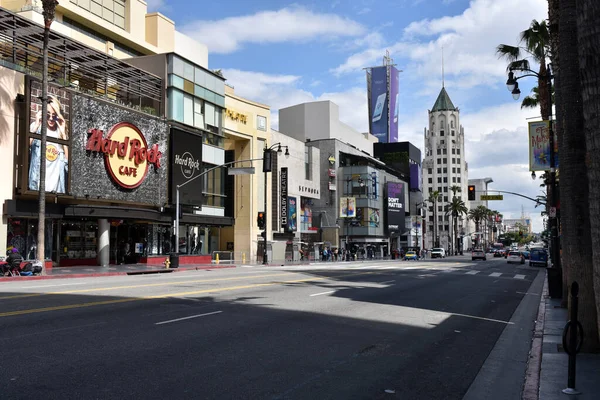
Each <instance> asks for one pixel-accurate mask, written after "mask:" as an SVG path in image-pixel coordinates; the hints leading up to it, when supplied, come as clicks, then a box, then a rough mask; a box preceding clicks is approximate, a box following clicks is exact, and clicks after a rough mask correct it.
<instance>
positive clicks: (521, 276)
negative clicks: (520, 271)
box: [515, 275, 525, 279]
mask: <svg viewBox="0 0 600 400" xmlns="http://www.w3.org/2000/svg"><path fill="white" fill-rule="evenodd" d="M515 279H525V275H515Z"/></svg>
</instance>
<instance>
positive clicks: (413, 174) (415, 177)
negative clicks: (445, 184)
mask: <svg viewBox="0 0 600 400" xmlns="http://www.w3.org/2000/svg"><path fill="white" fill-rule="evenodd" d="M409 168H410V190H417V191H419V192H422V191H423V173H422V172H421V165H420V164H410V167H409Z"/></svg>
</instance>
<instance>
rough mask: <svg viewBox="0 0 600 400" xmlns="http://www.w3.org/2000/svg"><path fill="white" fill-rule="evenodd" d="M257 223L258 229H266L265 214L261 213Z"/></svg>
mask: <svg viewBox="0 0 600 400" xmlns="http://www.w3.org/2000/svg"><path fill="white" fill-rule="evenodd" d="M256 223H257V225H258V229H261V230H263V229H265V213H264V212H262V211H259V213H258V216H257V217H256Z"/></svg>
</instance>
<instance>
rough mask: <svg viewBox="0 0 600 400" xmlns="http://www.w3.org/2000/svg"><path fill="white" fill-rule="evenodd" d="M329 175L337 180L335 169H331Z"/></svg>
mask: <svg viewBox="0 0 600 400" xmlns="http://www.w3.org/2000/svg"><path fill="white" fill-rule="evenodd" d="M328 174H329V177H330V178H335V169H333V168H329V170H328Z"/></svg>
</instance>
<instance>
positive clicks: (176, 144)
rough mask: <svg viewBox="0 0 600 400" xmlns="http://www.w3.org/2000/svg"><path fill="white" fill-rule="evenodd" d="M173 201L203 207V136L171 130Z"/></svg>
mask: <svg viewBox="0 0 600 400" xmlns="http://www.w3.org/2000/svg"><path fill="white" fill-rule="evenodd" d="M170 150H171V171H170V172H171V201H172V202H173V203H174V202H175V201H176V198H177V186H178V185H184V186H181V187H180V188H179V204H185V205H201V204H202V187H203V185H202V182H203V180H204V179H203V178H202V177H198V176H199V175H200V174H201V172H202V136H200V135H196V134H194V133H190V132H186V131H182V130H181V129H177V128H171V149H170Z"/></svg>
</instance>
